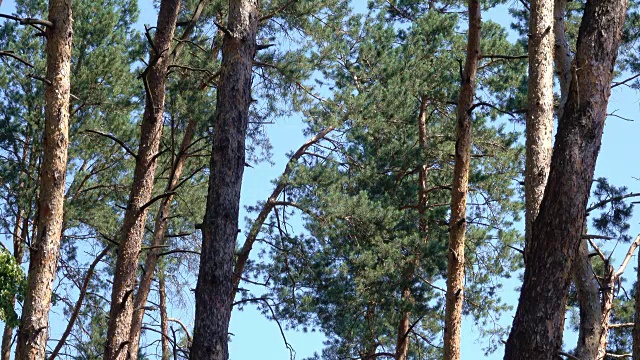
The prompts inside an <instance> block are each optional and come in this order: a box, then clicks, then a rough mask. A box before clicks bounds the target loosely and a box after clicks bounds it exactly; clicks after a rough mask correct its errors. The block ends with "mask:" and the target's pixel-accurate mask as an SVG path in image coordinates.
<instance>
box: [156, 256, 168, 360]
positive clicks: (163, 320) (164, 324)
mask: <svg viewBox="0 0 640 360" xmlns="http://www.w3.org/2000/svg"><path fill="white" fill-rule="evenodd" d="M158 283H159V286H158V295H159V297H160V332H161V333H162V335H160V336H161V337H162V360H169V359H170V358H171V351H170V350H169V320H168V319H169V317H168V315H167V289H166V286H165V278H164V268H163V266H162V264H161V265H160V268H159V269H158Z"/></svg>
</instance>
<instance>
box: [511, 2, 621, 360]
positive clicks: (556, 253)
mask: <svg viewBox="0 0 640 360" xmlns="http://www.w3.org/2000/svg"><path fill="white" fill-rule="evenodd" d="M626 5H627V2H626V0H596V1H594V0H590V1H587V4H586V6H585V11H584V16H583V20H582V24H581V26H580V31H579V35H578V48H577V52H576V56H575V61H574V63H573V65H572V80H571V84H570V85H569V95H568V97H567V103H566V105H565V109H564V113H563V116H562V119H561V120H560V121H559V126H558V134H557V136H556V143H555V147H554V151H553V157H552V160H551V170H550V172H549V180H548V182H547V188H546V189H545V193H544V197H543V199H542V203H541V206H540V212H539V214H538V217H537V219H536V221H535V222H534V224H533V232H532V236H531V239H530V243H529V244H528V247H529V251H528V252H527V254H528V255H527V264H526V267H525V273H524V284H523V286H522V289H521V294H520V301H519V303H518V309H517V311H516V316H515V318H514V321H513V327H512V329H511V334H510V336H509V339H508V341H507V345H506V349H505V359H518V360H526V359H555V358H556V357H557V354H558V351H559V350H560V348H561V346H562V331H563V327H564V315H565V308H566V301H567V291H568V287H569V283H570V277H571V276H570V274H571V266H572V262H573V260H574V258H575V254H576V252H577V250H578V248H579V245H580V241H581V234H582V230H583V224H584V221H585V216H586V205H587V201H588V198H589V191H590V188H591V182H592V179H593V172H594V169H595V164H596V159H597V156H598V152H599V150H600V142H601V138H602V131H603V128H604V123H605V119H606V109H607V103H608V100H609V95H610V92H611V80H612V78H613V70H614V65H615V60H616V57H617V52H618V46H619V42H620V34H621V30H622V26H623V23H624V17H625V12H626Z"/></svg>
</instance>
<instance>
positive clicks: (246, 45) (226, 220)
mask: <svg viewBox="0 0 640 360" xmlns="http://www.w3.org/2000/svg"><path fill="white" fill-rule="evenodd" d="M257 26H258V2H257V0H230V1H229V16H228V21H227V25H226V30H227V31H226V33H225V36H224V40H223V44H222V68H221V72H220V85H219V87H218V91H217V108H216V112H215V116H214V119H215V124H214V129H215V130H214V134H213V150H212V154H211V169H210V177H209V193H208V196H207V206H206V213H205V217H204V221H203V226H202V253H201V256H200V270H199V273H198V283H197V286H196V314H195V327H194V333H193V344H192V346H191V351H190V359H192V360H202V359H212V360H227V359H228V358H229V350H228V343H227V342H228V329H229V320H230V316H231V308H232V304H233V287H234V286H233V281H234V280H233V277H234V274H233V267H234V253H235V247H236V237H237V234H238V213H239V207H240V188H241V186H242V175H243V173H244V166H245V141H246V133H247V124H248V118H249V105H250V104H251V101H252V99H251V80H252V79H251V77H252V67H253V58H254V56H255V53H256V31H257Z"/></svg>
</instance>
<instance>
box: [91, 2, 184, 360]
mask: <svg viewBox="0 0 640 360" xmlns="http://www.w3.org/2000/svg"><path fill="white" fill-rule="evenodd" d="M179 10H180V0H163V1H162V2H161V3H160V12H159V14H158V25H157V30H156V34H155V39H154V44H153V48H154V50H152V53H151V56H150V58H151V60H150V63H149V65H150V68H149V69H147V70H146V71H145V73H143V75H142V77H143V81H144V83H145V90H146V91H147V96H146V101H145V111H144V115H143V119H142V124H141V129H140V131H141V132H140V146H139V149H138V154H137V158H136V166H135V170H134V175H133V184H132V187H131V193H130V195H129V204H128V205H127V210H126V211H125V215H124V221H123V224H122V227H121V228H120V232H119V234H118V241H119V246H118V257H117V260H116V266H115V273H114V278H113V288H112V292H111V309H110V311H109V327H108V330H107V341H106V347H105V355H104V358H105V360H116V359H118V360H122V359H128V358H137V355H138V354H137V353H131V352H130V351H129V335H130V329H131V319H132V314H133V297H134V296H133V292H134V290H135V285H136V270H137V267H138V258H139V256H140V249H141V247H142V237H143V235H144V228H145V223H146V218H147V206H145V205H147V203H148V202H149V200H151V192H152V191H153V184H154V181H155V172H156V166H157V162H158V157H157V154H158V152H159V149H160V139H161V138H162V127H163V113H164V102H165V83H166V77H167V67H168V65H169V58H170V57H169V54H170V50H171V42H172V40H173V34H174V31H175V28H176V20H177V18H178V11H179ZM156 51H157V53H156Z"/></svg>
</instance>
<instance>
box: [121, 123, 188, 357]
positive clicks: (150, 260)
mask: <svg viewBox="0 0 640 360" xmlns="http://www.w3.org/2000/svg"><path fill="white" fill-rule="evenodd" d="M195 127H196V121H195V120H194V119H191V120H189V123H188V124H187V128H186V130H185V133H184V137H183V138H182V144H181V145H180V152H179V153H178V156H177V158H176V159H175V163H174V164H173V165H172V167H173V168H172V170H171V175H170V176H169V182H168V183H167V187H166V189H165V193H171V192H172V191H174V190H175V188H176V186H177V185H178V183H179V182H180V177H181V176H182V169H183V168H184V163H185V162H186V160H187V150H188V148H189V145H191V141H192V140H193V134H194V132H195ZM172 200H173V195H169V196H167V197H165V198H164V199H162V200H161V203H160V208H159V209H158V213H157V214H156V219H155V226H154V229H153V240H152V242H151V250H149V252H148V254H147V258H146V260H145V262H144V270H145V271H144V273H143V275H142V279H141V280H140V284H139V285H138V292H137V293H136V296H135V300H134V302H133V314H132V317H131V330H130V333H129V351H130V352H131V353H132V354H137V353H138V348H139V346H140V333H141V331H142V320H143V319H144V311H145V304H146V303H147V297H149V292H150V291H151V283H152V282H153V278H154V275H155V269H156V265H157V264H158V258H159V257H160V252H161V250H162V245H164V243H165V241H164V239H165V234H166V232H167V220H168V219H169V213H170V211H171V201H172Z"/></svg>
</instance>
